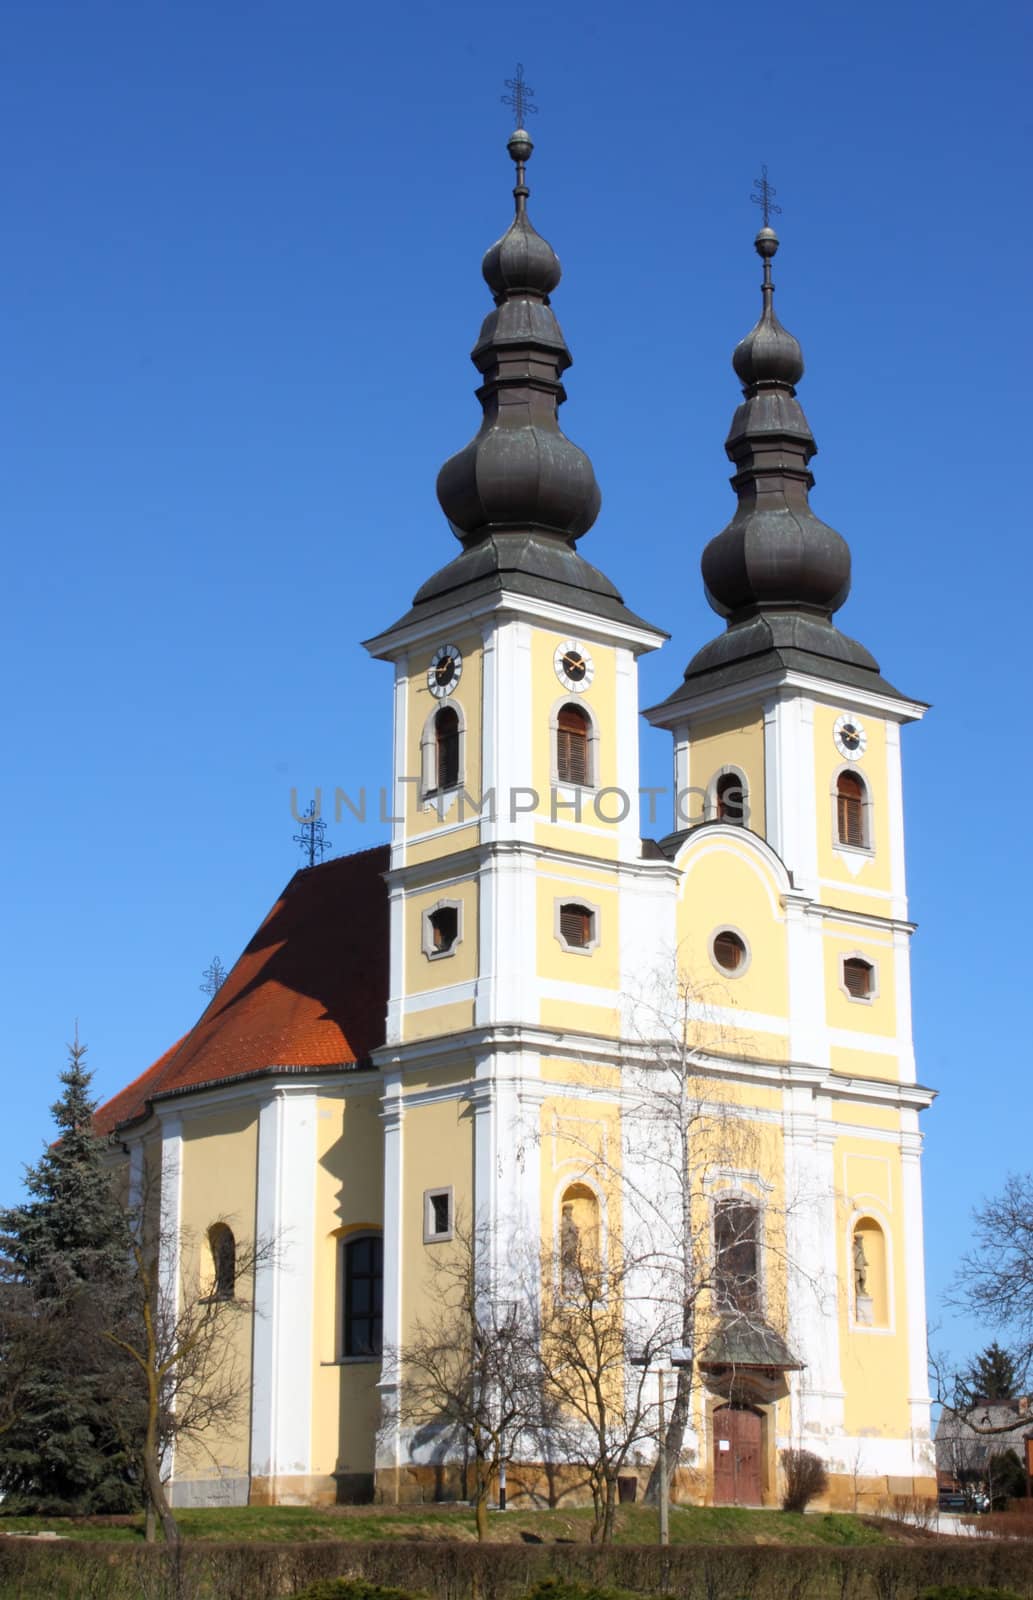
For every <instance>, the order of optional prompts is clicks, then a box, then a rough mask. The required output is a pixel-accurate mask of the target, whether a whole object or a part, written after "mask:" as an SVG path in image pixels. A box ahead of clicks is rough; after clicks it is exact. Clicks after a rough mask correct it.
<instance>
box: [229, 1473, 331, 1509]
mask: <svg viewBox="0 0 1033 1600" xmlns="http://www.w3.org/2000/svg"><path fill="white" fill-rule="evenodd" d="M338 1503H339V1502H338V1499H337V1479H336V1478H335V1477H331V1476H328V1475H319V1476H314V1475H313V1476H308V1477H302V1476H300V1475H299V1476H297V1477H289V1478H287V1477H282V1478H252V1479H251V1493H250V1495H249V1497H248V1501H247V1504H248V1505H252V1506H335V1505H337V1504H338Z"/></svg>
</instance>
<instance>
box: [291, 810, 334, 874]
mask: <svg viewBox="0 0 1033 1600" xmlns="http://www.w3.org/2000/svg"><path fill="white" fill-rule="evenodd" d="M295 815H297V813H295ZM298 821H299V822H300V823H301V832H300V833H296V834H295V835H294V843H295V844H296V845H300V846H301V850H302V853H303V854H304V855H307V856H308V864H309V866H310V867H314V866H315V865H316V863H317V861H322V859H323V857H324V856H325V855H326V852H327V851H328V850H329V848H330V840H329V839H328V838H327V837H326V823H325V822H324V821H323V818H322V817H321V816H320V814H319V812H318V811H317V810H316V802H315V801H314V800H313V802H312V804H311V805H310V806H309V808H308V815H307V816H304V817H298Z"/></svg>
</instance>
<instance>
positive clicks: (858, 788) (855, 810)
mask: <svg viewBox="0 0 1033 1600" xmlns="http://www.w3.org/2000/svg"><path fill="white" fill-rule="evenodd" d="M867 798H868V796H867V792H866V790H865V786H864V779H863V778H862V777H860V776H859V775H858V774H857V773H856V772H841V773H840V774H839V777H838V778H837V779H836V837H837V839H838V840H839V842H840V844H849V845H855V846H858V847H860V848H862V849H863V848H864V846H865V845H866V844H867V843H868V839H867V836H866V832H867V830H866V828H865V803H866V801H867Z"/></svg>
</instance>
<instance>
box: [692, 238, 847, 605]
mask: <svg viewBox="0 0 1033 1600" xmlns="http://www.w3.org/2000/svg"><path fill="white" fill-rule="evenodd" d="M754 244H755V248H756V250H757V253H758V255H760V256H761V257H762V258H763V261H764V282H763V287H762V294H763V310H762V312H761V316H760V321H759V322H758V323H757V325H756V327H755V328H753V330H752V331H751V332H750V333H748V334H747V336H746V338H745V339H743V340H742V342H741V343H740V344H739V345H737V346H736V350H735V354H734V356H733V357H732V364H733V366H734V367H735V371H736V373H737V374H738V376H739V378H740V380H741V381H742V385H743V401H742V404H741V405H740V406H739V408H738V410H737V411H736V413H735V416H734V418H733V419H732V426H731V429H730V431H729V434H728V438H727V440H726V442H725V451H726V453H727V455H728V457H729V459H730V460H731V461H732V462H733V463H734V464H735V467H736V473H735V476H734V477H733V478H732V487H733V489H734V490H735V492H736V495H737V496H738V500H739V504H738V507H737V509H736V512H735V515H734V517H733V518H732V520H731V522H730V523H729V524H728V526H727V527H726V528H725V529H724V530H723V531H722V532H721V533H719V534H718V535H717V537H716V538H715V539H712V540H711V541H710V543H709V544H708V545H707V547H706V549H705V551H704V552H703V561H702V568H703V580H704V582H705V584H706V589H707V599H708V600H709V601H710V604H711V605H712V606H713V608H714V610H715V611H717V612H718V613H719V615H721V616H723V617H727V618H728V619H729V621H730V623H731V624H734V623H735V622H737V621H740V620H744V619H745V618H747V617H748V616H750V615H751V614H755V613H756V612H757V611H758V610H759V611H766V610H772V609H778V610H800V611H803V612H807V613H810V614H812V615H814V614H817V615H819V616H823V617H825V618H830V617H831V616H832V613H833V612H834V611H837V610H838V609H839V607H840V606H841V605H842V604H843V602H844V600H845V599H846V597H847V595H848V593H849V591H850V550H849V547H848V545H847V543H846V540H845V539H843V538H842V536H841V535H840V534H838V533H837V532H836V530H835V529H834V528H830V527H829V526H828V525H827V524H826V523H824V522H822V521H821V520H820V519H819V518H818V517H816V516H815V515H814V512H813V511H812V510H811V507H810V504H809V502H808V491H809V490H810V489H811V488H812V487H813V484H814V478H813V476H812V474H811V472H810V468H809V463H810V460H811V458H812V457H813V456H814V455H815V454H816V453H817V445H816V444H815V442H814V437H813V435H812V433H811V430H810V428H809V426H808V424H807V418H806V417H805V416H804V414H803V408H802V407H801V405H800V402H799V400H798V399H797V398H796V388H795V386H796V384H797V383H798V382H799V380H800V378H801V377H802V376H803V370H804V364H803V352H802V351H801V349H800V345H799V343H798V342H797V340H796V339H795V338H794V337H793V335H792V334H791V333H789V332H787V330H786V329H785V328H783V326H782V324H781V323H780V322H779V320H778V318H777V317H776V316H775V312H774V306H773V297H774V285H773V284H772V281H771V259H772V257H773V256H774V254H775V252H776V251H777V249H778V238H777V236H776V234H775V232H774V230H773V229H771V228H768V227H765V228H762V229H761V231H760V233H758V235H757V237H756V240H755V241H754Z"/></svg>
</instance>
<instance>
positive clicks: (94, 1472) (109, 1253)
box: [0, 1030, 140, 1512]
mask: <svg viewBox="0 0 1033 1600" xmlns="http://www.w3.org/2000/svg"><path fill="white" fill-rule="evenodd" d="M85 1055H86V1049H85V1046H83V1045H81V1044H80V1043H79V1037H78V1030H77V1031H76V1037H75V1041H74V1043H73V1044H71V1045H70V1046H69V1062H68V1066H67V1068H66V1070H65V1071H64V1072H63V1073H62V1074H61V1083H62V1086H63V1088H62V1093H61V1096H60V1098H59V1099H58V1101H57V1103H56V1104H55V1105H54V1106H53V1107H52V1114H53V1117H54V1121H55V1123H56V1124H57V1129H58V1137H57V1140H56V1142H55V1143H54V1144H52V1145H51V1146H50V1147H49V1148H48V1149H47V1150H45V1151H44V1153H43V1155H42V1157H41V1159H40V1160H39V1161H38V1162H37V1163H36V1165H35V1166H32V1167H28V1168H27V1169H26V1173H25V1187H26V1189H27V1191H28V1198H27V1199H26V1201H25V1202H24V1203H23V1204H21V1205H19V1206H14V1207H11V1208H9V1209H7V1210H4V1211H0V1258H2V1264H3V1269H4V1280H5V1281H4V1283H3V1285H2V1294H0V1303H2V1304H3V1306H5V1307H12V1308H16V1311H17V1318H16V1320H11V1319H7V1318H5V1319H4V1321H3V1326H2V1328H0V1360H2V1358H3V1355H4V1354H6V1355H7V1356H8V1359H9V1360H13V1357H14V1355H15V1354H18V1355H19V1356H20V1358H21V1359H22V1360H23V1362H24V1358H25V1353H26V1346H27V1345H28V1348H29V1350H30V1352H31V1351H32V1350H33V1349H36V1350H37V1351H38V1358H37V1359H35V1360H30V1361H29V1362H28V1364H27V1369H26V1370H24V1371H21V1373H20V1385H19V1394H18V1403H17V1405H16V1406H12V1411H11V1415H10V1416H9V1418H8V1425H7V1426H6V1427H5V1428H4V1429H3V1431H2V1432H0V1488H2V1489H3V1491H4V1496H5V1498H4V1509H5V1510H15V1509H23V1508H24V1509H28V1508H30V1507H31V1508H35V1509H37V1510H40V1511H45V1512H52V1511H58V1510H63V1511H77V1512H107V1511H121V1510H126V1509H131V1508H133V1507H135V1506H136V1505H137V1504H139V1499H140V1491H139V1486H138V1484H139V1473H138V1466H137V1462H138V1459H139V1458H138V1453H137V1449H136V1443H135V1441H136V1437H137V1435H138V1431H139V1419H138V1418H137V1416H136V1411H137V1409H138V1408H137V1406H136V1403H135V1402H134V1401H133V1400H132V1399H131V1398H129V1397H130V1396H132V1394H133V1392H134V1390H133V1387H132V1383H131V1379H130V1377H129V1374H128V1372H127V1368H126V1360H125V1357H124V1356H122V1355H121V1354H120V1353H119V1352H118V1351H117V1350H116V1349H115V1348H114V1347H113V1346H112V1344H111V1342H110V1340H109V1339H108V1338H106V1337H105V1330H106V1329H107V1328H108V1327H109V1326H110V1325H111V1321H112V1317H113V1315H114V1316H118V1315H119V1314H120V1308H122V1307H125V1308H126V1311H125V1314H126V1315H131V1312H130V1311H129V1309H128V1308H129V1307H130V1305H131V1302H132V1296H131V1283H130V1278H131V1270H132V1268H131V1262H132V1254H131V1250H130V1239H129V1234H128V1224H127V1219H126V1216H125V1213H124V1211H123V1209H122V1207H121V1206H120V1205H119V1203H118V1199H117V1196H116V1194H115V1190H114V1187H113V1179H112V1172H111V1170H110V1168H109V1166H108V1164H107V1161H106V1158H105V1151H106V1141H105V1140H103V1139H101V1138H99V1137H98V1136H97V1135H96V1134H95V1133H94V1131H93V1113H94V1111H95V1109H96V1101H95V1100H94V1099H93V1098H92V1097H91V1094H90V1081H91V1077H92V1074H91V1073H90V1072H89V1071H88V1070H87V1069H86V1067H85V1065H84V1057H85ZM5 1335H6V1337H5Z"/></svg>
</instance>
